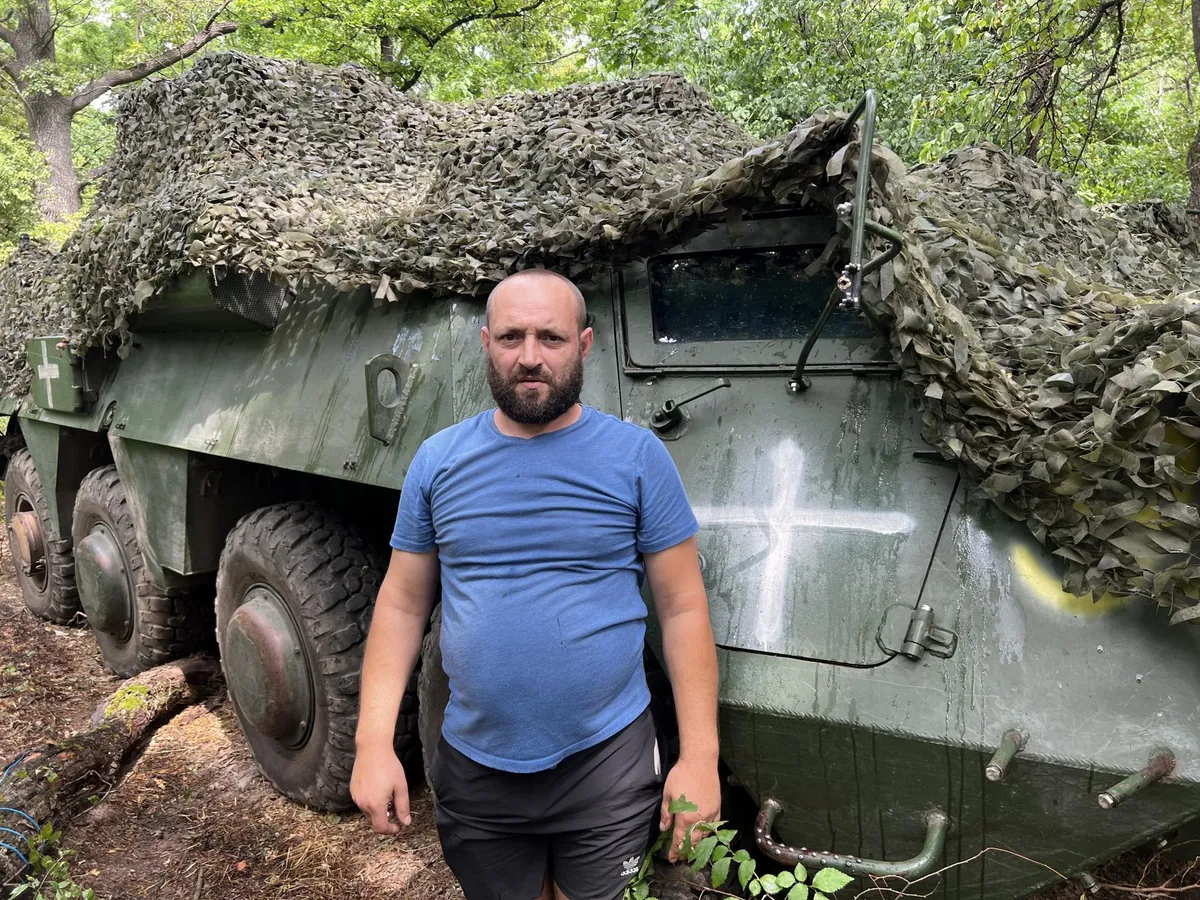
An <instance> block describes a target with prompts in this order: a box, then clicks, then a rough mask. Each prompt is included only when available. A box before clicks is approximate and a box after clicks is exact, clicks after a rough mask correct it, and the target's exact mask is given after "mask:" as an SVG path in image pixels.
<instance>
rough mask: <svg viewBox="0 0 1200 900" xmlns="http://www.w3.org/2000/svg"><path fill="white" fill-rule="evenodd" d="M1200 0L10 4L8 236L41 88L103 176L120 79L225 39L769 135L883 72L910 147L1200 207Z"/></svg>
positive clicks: (479, 92) (893, 122) (3, 121)
mask: <svg viewBox="0 0 1200 900" xmlns="http://www.w3.org/2000/svg"><path fill="white" fill-rule="evenodd" d="M39 6H40V7H44V9H45V10H46V11H47V14H48V15H49V16H51V21H52V22H53V25H54V31H53V34H54V47H53V49H54V53H53V54H52V55H51V56H46V55H45V54H43V57H42V58H40V59H36V60H34V62H33V63H32V64H30V63H28V62H26V64H24V66H23V67H18V65H17V64H18V63H19V62H20V60H19V59H18V58H17V57H18V56H19V54H17V53H15V52H14V50H13V46H12V44H11V43H10V44H5V43H4V37H5V31H7V32H8V33H9V34H12V33H14V32H15V30H16V25H17V24H18V22H20V21H21V16H22V15H26V16H28V15H29V10H31V9H33V8H34V7H39ZM23 11H24V12H23ZM1191 13H1192V10H1191V9H1190V7H1189V6H1188V5H1187V4H1183V3H1181V2H1180V0H1015V2H1012V3H1002V4H997V3H995V2H991V0H909V2H900V0H874V2H869V3H862V2H849V0H753V2H746V0H600V2H588V0H443V2H439V3H437V4H434V3H430V2H427V0H234V2H231V3H227V4H224V5H222V4H220V3H219V2H217V0H213V2H211V3H207V4H206V3H181V2H179V0H84V2H78V0H70V2H67V0H0V70H2V71H3V73H4V76H0V244H2V243H3V242H10V241H11V240H12V238H13V236H14V235H16V234H19V233H22V232H24V231H27V230H29V229H31V228H34V227H36V224H37V222H38V219H39V215H38V212H37V208H36V206H35V201H36V200H37V198H38V196H39V190H40V191H41V192H42V193H43V194H44V191H45V184H46V180H47V177H48V175H49V174H50V172H51V170H52V169H53V168H54V167H55V166H56V165H57V166H59V167H60V168H61V167H62V165H63V164H64V163H63V162H62V160H61V159H60V160H58V161H56V160H55V158H54V156H53V154H51V157H50V160H49V162H47V158H46V150H47V144H46V141H45V140H44V136H43V135H39V134H37V133H32V132H31V122H33V121H34V119H32V118H31V115H30V113H29V106H30V101H31V98H33V99H37V98H38V97H43V96H63V97H67V98H70V103H71V104H73V105H74V106H75V107H78V108H77V109H74V112H73V113H72V116H73V120H72V122H71V126H70V127H71V132H70V135H71V142H70V147H69V153H70V159H71V160H72V164H73V165H72V168H73V169H74V171H75V172H76V173H78V174H79V175H80V176H82V179H83V182H84V186H85V189H86V184H87V181H88V172H90V171H91V170H92V169H94V167H95V166H96V165H97V164H99V163H100V162H102V161H103V159H104V157H105V155H106V152H107V150H106V148H107V147H110V146H111V139H112V138H111V134H112V122H111V114H110V113H108V112H107V110H108V109H110V108H111V101H110V100H109V99H108V96H109V95H108V93H107V92H108V90H109V89H110V88H111V89H116V90H120V86H121V85H122V84H126V83H129V82H132V81H134V80H136V78H138V77H141V75H142V74H144V72H142V70H141V69H139V66H141V67H142V68H146V69H150V70H156V69H155V67H154V66H147V61H156V60H157V61H158V62H162V63H163V64H162V65H159V66H158V67H157V69H165V70H166V73H168V74H169V73H170V72H172V71H177V70H178V68H179V67H180V66H185V65H189V64H190V59H189V58H188V57H189V56H190V55H191V54H192V53H195V52H199V53H204V52H207V51H208V50H211V49H216V48H220V47H237V48H241V49H244V50H247V51H249V52H253V53H258V54H263V55H271V56H279V57H285V58H296V59H306V60H310V61H316V62H322V63H331V64H337V63H343V62H351V63H356V64H359V65H363V66H366V67H367V68H369V69H371V70H372V71H374V72H376V73H377V74H379V75H381V76H383V77H385V78H388V79H390V80H392V81H393V82H394V83H395V84H396V85H397V86H398V87H400V88H402V89H404V90H409V91H412V92H415V93H418V94H421V95H424V96H430V97H435V98H439V99H463V98H468V97H480V96H495V95H498V94H502V93H506V92H510V91H520V90H531V89H547V88H552V87H558V86H562V85H565V84H570V83H573V82H578V81H598V80H606V79H610V78H614V77H625V76H629V75H634V74H640V73H645V72H651V71H678V72H682V73H683V74H685V75H687V76H688V77H689V78H690V79H692V80H693V81H695V82H696V83H698V84H699V85H700V86H701V87H703V88H705V89H706V90H707V91H708V92H709V93H710V95H711V96H712V98H713V101H714V103H715V104H716V106H717V107H718V109H720V110H721V111H723V112H724V113H726V114H727V115H730V116H731V117H732V118H734V119H735V120H736V121H738V122H739V123H741V124H742V125H743V126H744V127H746V128H747V129H748V130H750V131H751V132H752V133H754V134H756V135H758V136H760V137H763V138H767V137H770V136H773V135H776V134H778V133H780V132H782V131H784V130H786V129H787V128H789V127H790V126H791V125H793V124H794V123H795V122H797V121H799V120H801V119H802V118H804V117H805V116H806V115H808V114H809V113H811V112H812V111H813V110H815V109H818V108H821V107H829V106H832V107H844V108H848V107H849V106H851V105H852V104H853V103H854V102H855V100H856V99H857V97H858V96H860V95H861V93H862V91H863V90H864V89H865V88H867V87H875V88H876V89H877V90H878V91H879V93H880V96H881V101H882V105H881V119H880V127H879V137H880V139H881V140H883V141H884V142H886V143H888V144H889V145H891V146H892V147H893V148H894V149H895V150H897V152H899V153H900V155H901V156H903V157H904V158H905V160H906V161H908V162H909V163H916V162H930V161H932V160H934V159H936V158H938V157H939V156H941V155H942V154H944V153H946V152H948V151H950V150H953V149H956V148H959V147H962V146H966V145H969V144H972V143H977V142H980V141H985V140H986V141H992V142H994V143H997V144H1000V145H1001V146H1003V147H1005V148H1006V149H1010V150H1012V151H1014V152H1017V153H1021V154H1024V155H1026V156H1028V157H1030V158H1032V159H1035V160H1036V161H1038V162H1040V163H1042V164H1045V165H1048V166H1051V167H1052V168H1055V169H1057V170H1058V171H1060V172H1062V173H1064V174H1066V175H1067V176H1070V177H1073V178H1074V179H1075V181H1076V183H1077V186H1078V189H1079V191H1080V193H1081V195H1082V196H1083V197H1084V198H1085V199H1087V200H1089V201H1093V202H1098V201H1109V200H1141V199H1149V198H1155V199H1164V200H1168V201H1173V202H1182V201H1184V200H1185V199H1186V198H1187V197H1188V194H1189V191H1190V190H1191V189H1192V187H1191V184H1190V183H1189V179H1188V168H1187V159H1188V152H1189V148H1190V147H1191V145H1192V143H1193V140H1194V138H1195V137H1196V133H1197V123H1198V118H1200V116H1198V115H1197V106H1196V100H1195V99H1194V94H1195V91H1194V87H1195V86H1196V84H1197V74H1198V72H1197V60H1196V58H1195V55H1194V53H1193V50H1192V27H1191ZM216 26H220V27H219V28H217V27H216ZM217 31H219V33H216V32H217ZM197 44H198V46H193V45H197ZM184 51H188V52H184ZM164 55H165V57H164ZM164 59H165V62H164ZM14 73H15V74H14ZM114 73H119V74H118V75H114ZM1197 159H1200V156H1198V157H1197ZM1197 181H1198V182H1200V173H1197ZM85 193H86V190H85ZM45 208H46V207H45V204H43V211H45Z"/></svg>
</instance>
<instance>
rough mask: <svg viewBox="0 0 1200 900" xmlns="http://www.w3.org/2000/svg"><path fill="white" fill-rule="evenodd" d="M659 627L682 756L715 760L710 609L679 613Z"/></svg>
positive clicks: (714, 669)
mask: <svg viewBox="0 0 1200 900" xmlns="http://www.w3.org/2000/svg"><path fill="white" fill-rule="evenodd" d="M660 625H661V627H662V636H663V654H664V655H665V656H666V658H667V674H669V675H670V676H671V692H672V693H673V694H674V697H675V717H676V720H677V721H678V723H679V755H680V757H681V758H684V759H709V758H711V759H713V760H716V758H717V753H718V745H717V649H716V646H715V644H714V643H713V633H712V625H710V624H709V621H708V614H707V609H703V610H688V611H686V612H680V613H678V614H676V615H673V616H670V617H668V618H666V619H663V620H661V622H660Z"/></svg>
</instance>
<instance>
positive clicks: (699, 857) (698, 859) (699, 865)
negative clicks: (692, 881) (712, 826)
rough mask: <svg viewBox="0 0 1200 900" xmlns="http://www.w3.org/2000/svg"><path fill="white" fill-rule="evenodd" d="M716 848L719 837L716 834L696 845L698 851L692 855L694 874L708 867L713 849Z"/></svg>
mask: <svg viewBox="0 0 1200 900" xmlns="http://www.w3.org/2000/svg"><path fill="white" fill-rule="evenodd" d="M716 846H717V836H716V835H715V834H710V835H709V836H708V837H706V838H705V839H704V840H702V841H701V842H700V843H698V844H697V845H696V849H695V851H693V853H692V871H693V872H699V871H700V870H701V869H703V868H704V867H705V866H707V865H708V861H709V860H710V859H711V858H712V852H713V848H714V847H716Z"/></svg>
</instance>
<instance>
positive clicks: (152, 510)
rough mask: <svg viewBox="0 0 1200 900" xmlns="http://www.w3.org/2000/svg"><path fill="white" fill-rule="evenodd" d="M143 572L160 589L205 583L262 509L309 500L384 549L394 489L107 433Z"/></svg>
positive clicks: (395, 495)
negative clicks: (230, 541) (246, 520)
mask: <svg viewBox="0 0 1200 900" xmlns="http://www.w3.org/2000/svg"><path fill="white" fill-rule="evenodd" d="M110 444H111V446H112V455H113V461H114V463H115V464H116V466H117V471H118V473H119V474H120V476H121V480H122V482H124V484H125V490H126V495H127V497H128V499H129V503H130V507H131V510H132V513H133V518H134V523H135V526H136V529H137V536H138V541H139V544H140V545H141V547H142V553H143V556H144V557H145V560H146V566H147V571H148V572H149V573H150V576H151V578H152V580H153V581H154V582H155V583H156V584H157V585H159V586H160V587H163V588H166V587H169V586H172V585H183V586H190V585H192V584H195V583H202V582H207V583H211V582H212V581H213V580H214V579H215V577H216V573H217V568H218V566H219V564H220V558H221V552H222V550H223V549H224V547H225V542H226V539H227V538H228V536H229V534H230V532H232V531H233V529H234V528H235V527H236V525H237V524H238V522H239V521H240V520H241V519H242V518H243V517H244V516H246V515H248V514H249V513H252V512H253V511H255V510H257V509H260V508H262V507H264V506H270V505H272V504H275V503H285V502H291V501H308V502H312V503H318V504H320V505H321V506H323V507H325V508H327V509H330V510H332V511H334V512H337V513H338V514H339V515H341V516H342V518H343V519H345V520H346V521H347V522H348V523H350V524H352V525H354V526H355V527H356V528H358V529H359V530H360V531H362V532H363V533H364V534H365V535H367V536H368V537H369V538H370V539H371V540H372V542H373V543H375V544H377V545H378V546H380V547H384V546H385V545H386V543H387V540H388V537H389V535H390V534H391V525H392V523H393V522H394V520H395V513H396V502H397V500H398V498H399V493H398V492H397V491H394V490H391V489H388V488H381V487H376V486H375V485H369V484H360V483H357V482H351V481H343V480H341V479H335V478H329V477H326V476H322V475H313V474H310V473H305V472H294V471H290V470H285V469H277V468H274V467H271V466H266V465H262V464H260V463H251V462H245V461H242V460H237V459H232V458H229V457H222V456H215V455H210V454H206V453H198V452H196V451H192V450H186V449H181V448H177V447H171V446H167V445H165V444H153V443H149V442H146V441H135V440H130V439H127V438H122V437H119V436H116V435H113V436H112V437H111V438H110Z"/></svg>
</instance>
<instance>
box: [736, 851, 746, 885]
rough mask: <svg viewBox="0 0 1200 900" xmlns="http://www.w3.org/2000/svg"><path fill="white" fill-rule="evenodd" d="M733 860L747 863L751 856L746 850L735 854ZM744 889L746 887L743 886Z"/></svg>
mask: <svg viewBox="0 0 1200 900" xmlns="http://www.w3.org/2000/svg"><path fill="white" fill-rule="evenodd" d="M733 858H734V859H736V860H737V861H738V862H745V861H746V860H748V859H749V858H750V854H749V853H748V852H746V851H745V850H738V851H737V852H736V853H734V854H733ZM742 887H745V885H742Z"/></svg>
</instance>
